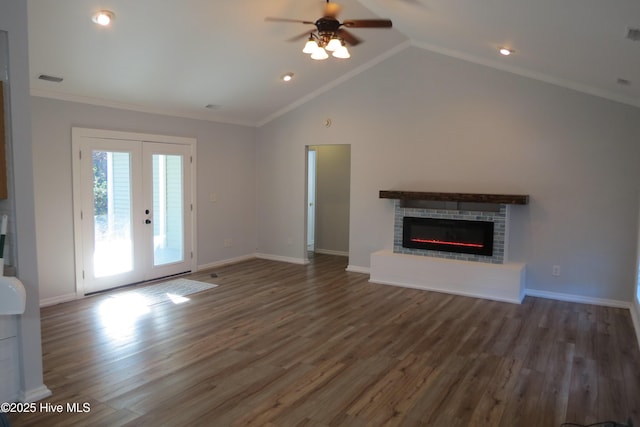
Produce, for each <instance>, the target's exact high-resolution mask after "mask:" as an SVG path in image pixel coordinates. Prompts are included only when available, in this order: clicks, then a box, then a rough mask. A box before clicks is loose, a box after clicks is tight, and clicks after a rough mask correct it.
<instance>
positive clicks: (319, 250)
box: [313, 248, 349, 256]
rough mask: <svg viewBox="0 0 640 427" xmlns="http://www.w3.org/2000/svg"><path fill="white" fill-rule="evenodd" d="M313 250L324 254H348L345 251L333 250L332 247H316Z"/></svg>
mask: <svg viewBox="0 0 640 427" xmlns="http://www.w3.org/2000/svg"><path fill="white" fill-rule="evenodd" d="M313 252H315V253H317V254H324V255H337V256H349V252H348V251H347V252H345V251H334V250H333V249H318V248H315V249H314V250H313Z"/></svg>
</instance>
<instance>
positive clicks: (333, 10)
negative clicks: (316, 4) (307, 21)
mask: <svg viewBox="0 0 640 427" xmlns="http://www.w3.org/2000/svg"><path fill="white" fill-rule="evenodd" d="M340 9H341V8H340V5H339V4H338V3H334V2H332V1H329V0H327V2H326V3H325V5H324V16H326V17H329V18H335V17H337V16H338V15H339V14H340Z"/></svg>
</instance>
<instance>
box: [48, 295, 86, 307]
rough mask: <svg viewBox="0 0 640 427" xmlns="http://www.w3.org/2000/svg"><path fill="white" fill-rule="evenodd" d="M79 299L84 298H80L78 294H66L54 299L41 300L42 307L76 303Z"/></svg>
mask: <svg viewBox="0 0 640 427" xmlns="http://www.w3.org/2000/svg"><path fill="white" fill-rule="evenodd" d="M79 298H82V297H80V296H78V294H66V295H60V296H57V297H52V298H44V299H41V300H40V307H48V306H50V305H58V304H62V303H63V302H69V301H75V300H77V299H79Z"/></svg>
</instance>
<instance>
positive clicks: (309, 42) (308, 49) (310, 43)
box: [302, 39, 318, 54]
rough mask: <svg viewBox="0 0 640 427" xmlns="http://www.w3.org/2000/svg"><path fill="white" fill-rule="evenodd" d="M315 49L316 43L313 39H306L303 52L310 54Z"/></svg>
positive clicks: (316, 47) (316, 48)
mask: <svg viewBox="0 0 640 427" xmlns="http://www.w3.org/2000/svg"><path fill="white" fill-rule="evenodd" d="M316 50H318V43H316V41H315V40H313V39H309V40H307V43H306V44H305V45H304V49H302V51H303V52H304V53H308V54H312V53H313V52H315V51H316Z"/></svg>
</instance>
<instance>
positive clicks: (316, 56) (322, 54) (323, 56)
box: [311, 47, 329, 61]
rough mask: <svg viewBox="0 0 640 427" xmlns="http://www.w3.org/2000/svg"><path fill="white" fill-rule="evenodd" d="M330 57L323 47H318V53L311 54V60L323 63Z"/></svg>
mask: <svg viewBox="0 0 640 427" xmlns="http://www.w3.org/2000/svg"><path fill="white" fill-rule="evenodd" d="M328 57H329V54H328V53H327V51H326V50H324V49H323V48H321V47H318V48H317V49H316V51H315V52H313V53H312V54H311V59H315V60H316V61H322V60H324V59H327V58H328Z"/></svg>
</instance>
